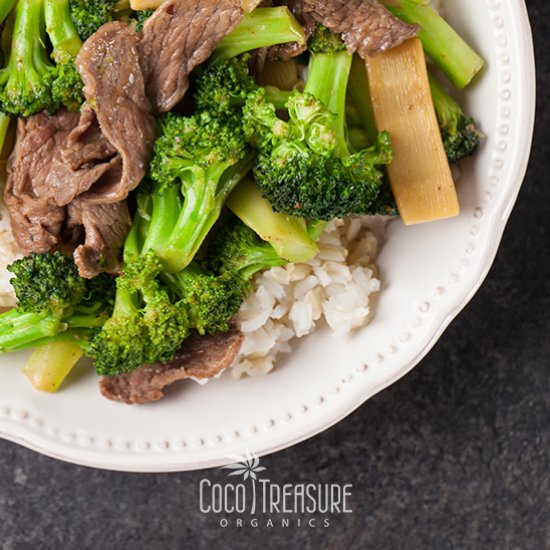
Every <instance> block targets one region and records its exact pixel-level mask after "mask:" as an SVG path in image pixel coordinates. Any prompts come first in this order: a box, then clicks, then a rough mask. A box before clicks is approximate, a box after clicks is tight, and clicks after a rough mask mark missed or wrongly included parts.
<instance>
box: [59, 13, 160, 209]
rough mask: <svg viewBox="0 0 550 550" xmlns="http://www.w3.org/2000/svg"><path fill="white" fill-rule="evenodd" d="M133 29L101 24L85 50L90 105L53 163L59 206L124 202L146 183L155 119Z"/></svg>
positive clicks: (80, 61)
mask: <svg viewBox="0 0 550 550" xmlns="http://www.w3.org/2000/svg"><path fill="white" fill-rule="evenodd" d="M138 42H139V34H138V33H136V32H135V31H134V30H133V29H132V28H131V27H130V26H129V25H127V24H125V23H121V22H112V23H108V24H106V25H103V26H102V27H101V28H100V29H99V30H98V31H97V32H96V33H94V34H93V35H92V36H91V37H90V38H89V39H88V40H87V41H86V42H85V43H84V45H83V46H82V49H81V50H80V53H79V54H78V57H77V66H78V69H79V71H80V73H81V75H82V79H83V81H84V95H85V97H86V99H87V103H86V105H85V106H84V107H83V109H82V111H81V117H80V122H79V124H78V126H77V127H76V128H75V129H74V131H73V132H72V133H71V134H70V136H69V138H68V140H67V142H66V145H65V147H63V148H61V149H60V150H59V151H58V152H57V154H56V156H55V159H54V162H53V165H52V170H51V173H50V176H49V178H48V183H49V185H50V187H51V189H52V190H53V196H54V198H55V201H56V203H57V204H58V205H59V206H63V205H66V204H69V203H70V202H71V201H72V200H73V199H75V198H76V197H80V198H82V199H85V200H86V201H88V202H91V203H96V204H106V203H115V202H118V201H122V200H124V199H125V198H126V197H127V196H128V193H129V192H130V191H132V190H134V189H135V188H136V187H137V186H138V184H139V183H140V181H141V180H142V179H143V177H144V175H145V173H146V171H147V166H148V162H149V159H150V157H151V154H152V149H153V142H154V140H155V121H154V118H153V115H152V108H151V103H150V101H149V99H148V98H147V97H146V95H145V81H144V77H143V73H142V70H141V65H140V60H139V56H138Z"/></svg>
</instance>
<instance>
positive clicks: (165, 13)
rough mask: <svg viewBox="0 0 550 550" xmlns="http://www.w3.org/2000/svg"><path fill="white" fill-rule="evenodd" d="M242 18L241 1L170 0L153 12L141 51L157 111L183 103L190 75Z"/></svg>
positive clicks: (149, 88) (148, 89) (148, 86)
mask: <svg viewBox="0 0 550 550" xmlns="http://www.w3.org/2000/svg"><path fill="white" fill-rule="evenodd" d="M256 4H257V2H256ZM243 15H244V10H243V8H242V4H241V1H240V0H206V1H204V2H197V1H196V0H169V1H166V2H164V3H163V4H162V5H161V6H160V7H159V8H157V9H156V10H155V13H154V14H153V15H152V16H151V17H150V18H149V19H148V20H147V21H146V22H145V25H144V27H143V37H142V40H141V43H140V51H141V59H142V64H143V68H144V72H145V76H146V82H147V94H148V96H149V97H150V98H151V101H152V102H153V108H154V109H155V111H156V112H158V113H164V112H167V111H170V110H171V109H173V108H174V107H175V106H176V105H177V104H178V103H179V102H180V101H181V100H182V98H183V96H184V95H185V92H186V91H187V88H188V87H189V74H190V73H191V71H192V70H193V69H194V68H195V67H197V65H200V64H201V63H202V62H204V61H206V59H208V58H209V57H210V55H211V54H212V52H213V51H214V49H215V48H216V45H217V44H218V42H219V41H220V40H221V39H222V38H223V37H224V36H225V35H226V34H228V33H230V32H231V31H232V30H233V29H234V28H235V27H236V26H237V25H238V24H239V23H240V21H241V19H242V18H243Z"/></svg>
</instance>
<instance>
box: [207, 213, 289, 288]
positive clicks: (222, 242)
mask: <svg viewBox="0 0 550 550" xmlns="http://www.w3.org/2000/svg"><path fill="white" fill-rule="evenodd" d="M206 257H207V260H206V261H207V265H208V267H209V269H210V270H211V271H212V272H214V273H219V274H224V273H236V274H239V275H240V277H241V278H242V280H243V281H245V282H246V281H249V280H250V279H251V278H252V276H253V275H254V274H255V273H257V272H258V271H262V270H264V269H268V268H270V267H277V266H281V265H284V264H285V263H287V262H286V260H284V259H283V258H281V257H280V256H279V255H278V254H277V252H276V251H275V249H274V248H273V246H271V244H269V243H268V242H267V241H263V240H262V239H260V238H259V236H258V235H257V234H256V233H255V232H254V231H252V230H251V229H250V228H249V227H247V226H246V225H245V224H244V223H242V222H241V221H240V220H239V218H237V217H236V216H231V218H230V219H229V220H228V221H227V222H226V223H225V224H224V225H223V227H222V228H221V229H220V230H219V231H218V232H217V234H216V235H215V236H214V238H213V239H212V240H211V241H210V243H209V244H208V250H207V255H206Z"/></svg>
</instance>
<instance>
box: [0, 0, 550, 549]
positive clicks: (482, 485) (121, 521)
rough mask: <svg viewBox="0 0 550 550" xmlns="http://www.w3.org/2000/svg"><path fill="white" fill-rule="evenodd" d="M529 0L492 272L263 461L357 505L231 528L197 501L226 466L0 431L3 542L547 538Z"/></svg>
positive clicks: (543, 9)
mask: <svg viewBox="0 0 550 550" xmlns="http://www.w3.org/2000/svg"><path fill="white" fill-rule="evenodd" d="M527 4H528V7H529V11H530V15H531V21H532V24H533V31H534V35H535V46H536V49H537V54H538V59H537V62H538V90H539V92H538V95H539V103H538V113H537V115H538V116H537V126H536V130H535V139H534V148H533V154H532V158H531V163H530V166H529V170H528V173H527V179H526V181H525V184H524V186H523V190H522V192H521V194H520V197H519V200H518V203H517V206H516V208H515V210H514V212H513V214H512V217H511V219H510V222H509V224H508V228H507V230H506V234H505V236H504V240H503V242H502V246H501V248H500V252H499V254H498V257H497V259H496V262H495V264H494V267H493V269H492V271H491V273H490V275H489V277H488V279H487V280H486V282H485V284H484V285H483V287H482V288H481V290H480V291H479V292H478V294H477V295H476V296H475V298H474V299H473V300H472V302H471V303H470V304H469V305H468V306H467V308H466V309H465V310H464V312H463V313H462V314H461V315H460V317H459V318H458V319H457V320H456V321H454V323H453V324H452V325H451V326H450V327H449V329H448V330H447V332H446V333H445V335H444V336H443V338H442V339H441V340H440V341H439V343H438V344H437V345H436V347H435V348H434V350H433V351H432V352H431V353H430V354H429V355H428V357H427V358H426V359H424V361H423V362H422V363H421V365H419V366H418V367H417V368H416V369H415V370H414V371H413V372H412V373H411V374H409V375H408V376H407V377H406V378H405V379H403V380H401V381H400V382H398V383H397V384H395V385H394V386H393V387H391V388H390V389H388V390H386V391H384V392H383V393H382V394H380V395H378V396H377V397H375V398H374V399H372V400H370V401H369V402H368V403H367V404H366V405H364V406H363V407H361V408H360V410H358V411H356V412H355V413H354V414H353V415H351V416H350V417H349V418H347V419H346V420H344V421H343V422H341V423H340V424H339V425H338V426H336V427H334V428H332V429H330V430H328V431H327V432H325V433H324V434H322V435H320V436H318V437H316V438H314V439H312V440H310V441H307V442H305V443H302V444H301V445H298V446H296V447H294V448H292V449H289V450H286V451H283V452H280V453H278V454H276V455H273V456H270V457H267V458H265V459H263V460H262V464H263V465H264V466H266V467H267V469H268V470H267V472H269V476H270V478H271V479H272V480H273V481H276V482H277V483H279V484H283V483H300V482H310V481H311V482H315V483H325V482H326V483H330V482H337V483H341V484H344V483H353V485H354V488H353V496H352V500H351V504H352V507H353V513H352V514H348V515H343V516H338V517H332V518H330V527H322V526H320V525H318V526H317V527H316V528H312V527H309V526H304V525H302V526H301V527H298V526H297V525H296V521H294V522H293V523H291V526H290V527H280V526H277V525H278V523H280V518H279V517H278V516H273V519H274V524H275V526H274V527H273V528H271V527H266V526H265V525H264V526H262V527H257V528H254V527H250V526H248V527H243V528H237V527H235V526H230V527H227V528H225V529H224V528H221V527H219V526H218V525H217V524H216V522H215V520H214V519H213V518H212V517H209V516H208V515H205V514H202V513H201V512H200V510H199V503H198V486H199V481H200V479H201V478H203V477H205V475H206V476H208V477H210V478H211V479H212V480H214V481H215V480H218V481H221V480H222V479H226V478H225V473H222V472H219V471H218V472H196V473H187V474H186V473H182V474H159V475H154V474H151V475H149V474H147V475H138V474H121V473H112V472H104V471H95V470H90V469H86V468H81V467H77V466H72V465H69V464H63V463H60V462H56V461H54V460H51V459H49V458H45V457H42V456H40V455H38V454H35V453H33V452H31V451H28V450H26V449H23V448H21V447H18V446H16V445H14V444H11V443H7V442H0V547H1V548H3V549H6V550H7V549H20V548H21V549H26V548H28V549H33V550H34V549H37V548H47V549H50V548H52V549H72V548H79V549H84V548H85V549H88V548H90V549H92V548H93V549H95V548H101V549H105V550H110V549H117V550H118V549H126V548H147V549H164V548H187V547H189V548H209V549H210V548H218V547H219V548H221V547H223V548H244V549H247V548H251V549H252V548H254V549H255V548H258V547H262V546H264V547H268V548H302V549H304V550H305V549H307V548H315V549H317V548H329V549H333V548H334V549H340V548H342V549H343V548H368V549H389V550H393V549H397V548H399V549H414V550H416V549H419V550H420V549H422V550H440V549H441V550H447V549H457V550H458V549H460V550H463V549H468V550H469V549H474V550H478V549H480V550H485V549H498V550H508V549H510V550H512V549H514V550H515V549H517V550H531V549H532V550H542V549H545V548H550V328H549V327H550V283H549V280H550V269H549V268H550V259H549V254H548V251H549V245H550V232H549V225H550V224H549V220H550V208H549V204H550V202H549V201H550V183H549V174H550V107H549V105H550V102H548V99H547V97H546V96H547V93H548V90H550V70H549V64H550V53H549V52H550V40H549V34H550V33H549V27H548V22H549V21H550V7H549V5H548V3H547V2H546V1H545V0H527ZM294 519H295V520H296V518H294Z"/></svg>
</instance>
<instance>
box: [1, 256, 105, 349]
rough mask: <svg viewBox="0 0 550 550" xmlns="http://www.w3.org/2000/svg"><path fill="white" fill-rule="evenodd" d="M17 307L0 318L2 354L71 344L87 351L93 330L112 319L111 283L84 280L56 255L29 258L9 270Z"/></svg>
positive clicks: (65, 260)
mask: <svg viewBox="0 0 550 550" xmlns="http://www.w3.org/2000/svg"><path fill="white" fill-rule="evenodd" d="M8 269H9V271H10V272H11V273H13V274H14V278H12V279H11V281H10V282H11V284H12V286H13V288H14V290H15V294H16V297H17V302H18V305H17V308H15V309H12V310H10V311H8V312H7V313H4V314H3V315H1V316H0V352H10V351H18V350H22V349H26V348H29V347H34V346H39V345H42V344H44V343H48V342H56V341H72V342H74V343H76V344H78V345H79V346H81V347H82V348H83V349H84V350H85V351H86V350H87V348H88V341H89V338H90V337H91V335H92V333H93V331H95V330H97V329H98V328H100V327H101V326H102V325H103V323H105V321H106V320H107V319H108V317H109V316H110V314H111V311H112V306H113V299H114V282H113V281H114V280H113V279H112V278H111V277H109V276H108V275H101V276H99V277H97V278H95V279H90V280H88V279H83V278H82V277H80V276H79V274H78V269H77V268H76V266H75V264H74V262H73V261H72V259H70V258H67V257H66V256H63V255H62V254H60V253H59V252H54V253H48V254H35V253H32V254H30V255H28V256H26V257H25V258H22V259H21V260H17V261H15V262H14V263H13V264H11V266H9V267H8Z"/></svg>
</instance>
